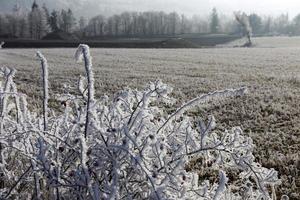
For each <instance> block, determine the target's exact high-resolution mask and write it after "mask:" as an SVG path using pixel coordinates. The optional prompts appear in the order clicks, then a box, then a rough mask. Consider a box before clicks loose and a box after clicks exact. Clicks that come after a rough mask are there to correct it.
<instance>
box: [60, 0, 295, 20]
mask: <svg viewBox="0 0 300 200" xmlns="http://www.w3.org/2000/svg"><path fill="white" fill-rule="evenodd" d="M64 1H66V0H64ZM68 1H71V2H74V1H82V2H81V3H83V2H85V3H86V4H89V5H93V4H94V8H96V7H97V6H98V7H99V8H100V9H105V10H111V11H113V12H119V11H123V10H137V11H145V10H165V11H170V12H171V11H178V12H183V13H185V14H188V15H193V14H200V15H207V14H209V13H210V12H211V9H212V8H213V7H216V8H217V9H218V11H219V12H222V13H224V14H232V12H233V11H237V10H241V11H245V12H248V13H251V12H255V13H259V14H265V15H269V14H271V15H278V14H281V13H289V14H290V15H291V16H295V15H297V14H299V13H300V0H68ZM95 5H96V7H95Z"/></svg>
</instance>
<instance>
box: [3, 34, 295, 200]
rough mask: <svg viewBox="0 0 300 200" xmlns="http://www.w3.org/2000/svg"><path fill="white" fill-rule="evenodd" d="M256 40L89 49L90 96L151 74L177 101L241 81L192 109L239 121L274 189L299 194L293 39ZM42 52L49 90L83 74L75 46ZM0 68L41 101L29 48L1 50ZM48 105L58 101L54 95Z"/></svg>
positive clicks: (140, 82)
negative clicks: (231, 92)
mask: <svg viewBox="0 0 300 200" xmlns="http://www.w3.org/2000/svg"><path fill="white" fill-rule="evenodd" d="M292 40H293V41H292ZM298 40H299V41H298ZM255 42H256V44H257V47H255V48H249V49H247V48H244V49H241V48H214V49H172V50H169V49H92V56H93V63H94V70H95V79H96V88H97V92H98V94H97V95H99V96H100V95H101V94H104V93H106V94H112V93H113V92H116V91H118V90H120V89H122V88H124V87H126V86H129V87H138V88H142V87H143V86H144V85H145V84H147V83H148V82H149V81H152V80H156V79H161V80H162V81H163V82H166V83H168V84H170V85H172V86H173V88H174V95H176V96H178V97H179V98H180V99H181V100H182V101H184V100H188V99H190V98H192V97H195V96H198V95H200V94H202V93H206V92H210V91H214V90H221V89H226V88H235V87H239V86H247V87H248V88H249V94H248V95H247V96H245V97H242V98H238V99H231V100H227V101H224V102H222V103H221V104H219V103H217V104H215V105H209V106H201V107H199V108H197V109H195V110H194V111H193V112H192V114H195V116H203V117H205V116H206V115H207V114H213V115H215V117H216V119H217V120H218V122H219V127H218V128H220V129H225V128H230V127H232V126H238V125H240V126H241V127H242V129H243V130H245V132H246V133H247V134H249V135H250V136H251V137H252V138H253V139H254V141H255V143H256V145H257V149H256V156H257V159H258V160H260V162H261V163H262V164H263V165H264V166H266V167H268V168H270V167H272V168H275V169H276V170H278V171H279V173H280V176H281V178H282V179H283V184H282V185H281V188H279V189H278V190H279V191H280V192H282V193H284V194H288V195H289V196H290V197H291V199H299V198H300V196H299V195H300V177H299V176H300V157H299V151H300V103H299V102H300V39H299V38H279V39H276V38H259V39H257V40H255ZM298 44H299V46H298ZM42 52H43V53H44V55H45V56H46V57H47V59H48V62H49V67H50V69H49V76H50V83H51V92H52V96H53V94H55V93H57V92H61V91H63V85H64V84H65V83H66V84H69V85H72V86H74V87H75V85H76V82H77V80H78V77H79V75H80V74H83V73H84V69H83V66H82V64H77V63H75V60H74V58H73V57H74V53H75V49H42ZM0 66H8V67H12V68H16V69H17V70H18V72H17V75H16V78H15V79H16V82H17V84H18V87H19V88H18V89H19V90H20V91H21V92H23V93H26V94H27V95H28V96H29V98H30V100H29V101H31V102H32V105H34V104H36V102H37V101H40V93H41V92H40V87H39V83H40V80H39V77H40V65H39V63H38V61H37V60H36V59H35V50H33V49H1V51H0ZM51 103H52V106H59V105H57V103H56V102H55V101H54V100H52V102H51ZM34 106H35V105H34ZM206 111H207V114H206ZM204 114H205V115H204Z"/></svg>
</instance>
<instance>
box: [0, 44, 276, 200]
mask: <svg viewBox="0 0 300 200" xmlns="http://www.w3.org/2000/svg"><path fill="white" fill-rule="evenodd" d="M38 56H39V58H40V60H41V62H42V69H43V72H44V73H43V74H44V76H43V77H44V81H43V87H44V103H43V104H44V112H43V116H39V115H38V114H36V113H34V112H30V111H29V110H28V109H27V102H26V98H25V96H24V95H21V94H19V93H17V91H16V87H15V85H14V83H13V75H14V71H13V70H10V69H7V68H4V69H3V70H2V71H1V72H2V74H1V75H2V77H3V80H2V82H1V85H0V97H1V98H0V105H1V135H0V143H1V147H2V148H1V158H2V159H1V165H0V170H1V174H2V177H1V179H3V180H5V182H4V183H3V186H2V187H1V188H0V191H1V192H0V195H1V196H0V198H1V199H2V198H5V199H7V198H17V197H18V198H20V199H25V198H36V199H73V198H77V199H214V200H216V199H271V198H273V197H274V196H272V195H274V193H273V194H270V191H271V190H270V188H274V186H275V185H276V184H278V183H279V182H280V181H279V179H278V177H277V172H276V171H275V170H274V169H266V168H264V167H262V166H261V165H260V164H258V163H256V162H255V158H254V156H253V154H252V151H253V148H254V144H253V141H252V140H251V138H249V137H247V136H245V135H244V134H243V132H242V130H241V129H240V128H237V127H236V128H232V129H230V130H226V131H224V132H221V131H217V130H215V131H214V128H215V126H216V120H215V118H214V117H213V116H211V117H209V120H208V121H207V122H206V123H205V122H204V121H203V120H201V119H196V120H195V119H194V118H193V117H190V116H189V115H187V114H186V111H188V110H189V109H190V108H192V107H193V106H195V105H200V104H202V103H209V102H211V101H217V100H219V99H223V98H226V97H236V96H240V95H243V94H244V93H245V88H239V89H235V90H224V91H216V92H212V93H209V94H205V95H201V96H199V97H197V98H195V99H193V100H191V101H188V102H187V103H185V104H183V105H182V106H180V107H179V108H178V109H176V110H175V111H174V112H173V113H171V114H169V113H168V111H167V110H166V109H165V107H166V106H170V105H173V103H174V99H173V98H171V97H170V93H171V91H172V88H171V87H169V86H167V85H165V84H163V83H162V82H161V81H155V82H152V83H150V84H149V85H148V86H147V87H146V88H145V89H144V90H142V91H138V90H132V89H126V90H123V91H120V92H118V93H117V94H115V95H114V96H113V97H112V98H109V97H107V96H104V97H101V98H99V99H96V98H95V97H94V84H93V81H94V78H93V72H92V62H91V57H90V53H89V48H88V46H86V45H80V46H79V49H78V51H77V52H76V57H77V58H80V57H81V56H83V58H84V61H85V67H86V74H87V78H86V79H84V78H80V80H79V84H78V88H79V92H80V94H81V95H72V94H69V93H67V94H63V95H59V99H60V100H61V101H62V106H64V107H65V109H64V113H63V114H57V113H55V112H54V111H52V112H50V110H49V112H47V109H45V108H47V101H48V96H47V94H48V92H47V89H46V88H45V87H47V80H46V79H47V77H48V76H47V64H46V63H47V61H46V59H45V58H44V56H42V54H40V53H39V54H38ZM17 100H18V103H16V102H17ZM45 117H46V120H45ZM20 119H22V120H20ZM46 124H47V126H46ZM45 127H46V128H45ZM192 162H194V163H195V165H196V166H197V167H195V168H193V166H192ZM196 168H197V169H198V170H196Z"/></svg>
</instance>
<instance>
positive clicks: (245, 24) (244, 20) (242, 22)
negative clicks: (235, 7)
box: [234, 12, 252, 47]
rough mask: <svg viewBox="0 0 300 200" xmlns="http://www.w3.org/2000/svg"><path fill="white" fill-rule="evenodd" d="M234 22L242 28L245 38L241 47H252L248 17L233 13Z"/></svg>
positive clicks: (243, 14)
mask: <svg viewBox="0 0 300 200" xmlns="http://www.w3.org/2000/svg"><path fill="white" fill-rule="evenodd" d="M234 16H235V19H236V21H237V22H238V23H239V24H240V25H241V26H242V27H243V28H244V31H245V35H246V37H247V42H246V43H245V44H244V45H243V46H245V47H250V46H252V41H251V34H252V28H251V25H250V22H249V17H248V15H247V14H246V13H241V12H235V13H234Z"/></svg>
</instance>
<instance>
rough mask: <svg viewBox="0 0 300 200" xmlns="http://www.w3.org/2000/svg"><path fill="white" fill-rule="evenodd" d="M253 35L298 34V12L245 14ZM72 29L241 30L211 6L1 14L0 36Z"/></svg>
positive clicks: (82, 32)
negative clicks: (205, 11)
mask: <svg viewBox="0 0 300 200" xmlns="http://www.w3.org/2000/svg"><path fill="white" fill-rule="evenodd" d="M248 17H249V22H250V25H251V27H252V33H253V34H254V35H266V34H272V35H279V34H280V35H283V34H284V35H287V34H289V35H300V14H299V15H298V16H296V17H295V18H294V19H292V20H290V19H289V16H288V14H282V15H280V16H278V17H270V16H259V15H257V14H255V13H253V14H250V15H248ZM56 31H63V32H66V33H75V34H77V35H78V36H80V37H104V36H106V37H111V36H155V35H177V34H186V33H214V34H215V33H234V34H239V33H240V34H242V33H243V27H242V26H241V25H240V24H239V23H238V22H237V21H236V20H235V18H234V17H233V16H232V17H228V16H223V15H220V14H219V13H218V11H217V9H216V8H214V9H213V10H212V12H211V14H210V15H209V16H208V17H206V18H205V17H200V16H193V17H187V16H185V15H183V14H181V15H180V14H178V13H176V12H171V13H165V12H162V11H161V12H158V11H151V12H123V13H121V14H118V15H113V16H110V17H106V16H104V15H101V14H100V15H97V16H95V17H93V18H91V19H89V20H87V19H86V18H84V17H80V18H79V19H76V18H75V16H74V14H73V12H72V10H71V9H68V10H64V9H62V10H60V11H58V10H53V11H51V12H49V10H48V8H47V7H46V5H43V6H42V7H40V6H39V5H38V4H37V3H36V2H33V4H32V8H31V10H30V11H28V12H24V11H22V8H20V7H19V6H18V5H15V6H14V7H13V9H12V11H11V12H10V13H9V14H5V15H4V14H0V37H1V36H2V37H3V36H5V35H6V36H8V37H17V38H32V39H41V38H43V37H44V36H45V35H47V34H48V33H50V32H56Z"/></svg>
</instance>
